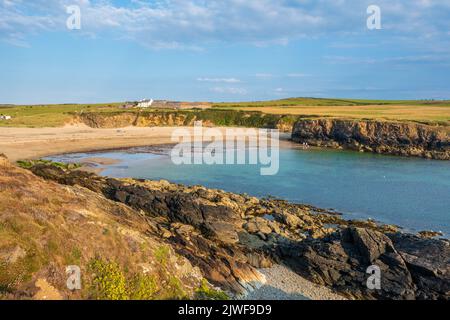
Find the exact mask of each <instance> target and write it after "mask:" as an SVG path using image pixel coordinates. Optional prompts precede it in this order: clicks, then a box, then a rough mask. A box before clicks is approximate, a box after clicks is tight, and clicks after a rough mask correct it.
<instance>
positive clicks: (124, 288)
mask: <svg viewBox="0 0 450 320" xmlns="http://www.w3.org/2000/svg"><path fill="white" fill-rule="evenodd" d="M162 269H164V267H163V268H162ZM89 271H90V272H91V273H92V275H93V278H92V281H91V285H90V286H89V289H88V291H89V295H90V296H91V298H93V299H97V300H159V299H163V300H182V299H188V298H189V297H188V295H187V293H186V292H185V290H184V288H183V284H182V283H181V281H180V280H179V279H178V278H176V277H174V276H170V275H169V276H168V277H167V278H164V277H162V276H161V275H160V276H157V275H156V274H153V275H148V274H142V273H135V274H130V273H129V272H125V271H123V269H122V268H121V267H120V266H119V265H118V264H117V263H115V262H110V261H105V260H102V259H100V258H96V259H94V260H93V261H92V262H91V263H90V266H89ZM160 271H161V274H162V271H163V270H160Z"/></svg>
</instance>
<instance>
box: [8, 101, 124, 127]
mask: <svg viewBox="0 0 450 320" xmlns="http://www.w3.org/2000/svg"><path fill="white" fill-rule="evenodd" d="M121 104H122V103H109V104H90V105H89V104H86V105H81V104H60V105H33V106H3V107H2V106H0V114H5V115H9V116H12V119H11V120H6V121H5V120H0V126H2V127H36V128H39V127H58V126H63V125H64V124H66V123H68V122H70V120H71V119H72V118H73V113H76V112H78V113H79V112H105V111H120V110H123V109H119V108H118V106H119V105H121Z"/></svg>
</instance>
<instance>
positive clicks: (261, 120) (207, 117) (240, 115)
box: [76, 109, 297, 132]
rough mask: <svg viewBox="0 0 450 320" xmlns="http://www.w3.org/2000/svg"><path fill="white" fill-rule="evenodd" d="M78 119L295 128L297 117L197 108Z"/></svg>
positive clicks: (115, 124)
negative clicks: (197, 122)
mask: <svg viewBox="0 0 450 320" xmlns="http://www.w3.org/2000/svg"><path fill="white" fill-rule="evenodd" d="M76 118H77V121H79V122H82V123H84V124H86V125H88V126H90V127H92V128H123V127H127V126H136V127H158V126H192V125H194V122H195V121H203V125H204V126H230V127H232V126H235V127H249V128H250V127H253V128H267V129H275V128H277V129H279V130H280V131H281V132H292V128H293V125H294V123H295V121H296V118H297V117H293V116H286V115H270V114H264V113H261V112H244V111H234V110H213V109H210V110H194V111H154V112H147V111H144V112H121V113H106V112H105V113H103V112H102V113H83V114H79V115H77V117H76Z"/></svg>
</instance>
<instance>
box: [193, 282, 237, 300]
mask: <svg viewBox="0 0 450 320" xmlns="http://www.w3.org/2000/svg"><path fill="white" fill-rule="evenodd" d="M195 297H196V299H199V300H229V299H230V297H228V295H227V294H226V293H225V292H223V291H221V290H216V289H213V288H211V287H210V285H209V284H208V281H206V279H203V280H202V283H201V285H200V287H199V288H198V289H197V290H196V291H195Z"/></svg>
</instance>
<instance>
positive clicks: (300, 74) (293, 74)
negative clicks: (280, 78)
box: [287, 73, 308, 78]
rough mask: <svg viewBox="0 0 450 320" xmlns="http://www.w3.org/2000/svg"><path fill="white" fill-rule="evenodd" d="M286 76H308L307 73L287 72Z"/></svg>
mask: <svg viewBox="0 0 450 320" xmlns="http://www.w3.org/2000/svg"><path fill="white" fill-rule="evenodd" d="M287 76H288V77H289V78H304V77H308V75H307V74H305V73H289V74H288V75H287Z"/></svg>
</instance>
